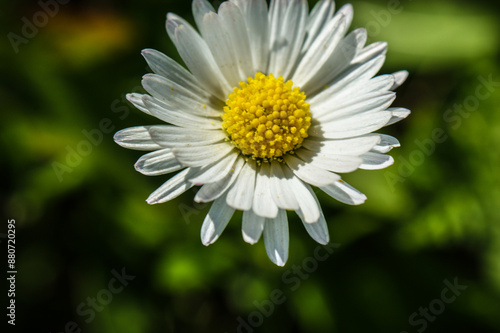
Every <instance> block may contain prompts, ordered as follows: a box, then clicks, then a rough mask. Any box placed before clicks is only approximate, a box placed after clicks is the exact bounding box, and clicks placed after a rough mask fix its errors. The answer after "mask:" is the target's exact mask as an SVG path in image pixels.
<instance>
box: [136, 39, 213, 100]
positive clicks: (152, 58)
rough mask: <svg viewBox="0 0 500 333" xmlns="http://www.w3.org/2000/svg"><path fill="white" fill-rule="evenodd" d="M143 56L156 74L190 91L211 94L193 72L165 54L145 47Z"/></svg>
mask: <svg viewBox="0 0 500 333" xmlns="http://www.w3.org/2000/svg"><path fill="white" fill-rule="evenodd" d="M142 56H143V57H144V59H146V62H147V63H148V65H149V67H151V69H152V70H153V72H155V73H156V74H158V75H161V76H163V77H165V78H167V79H168V80H170V81H171V82H175V83H177V84H178V85H180V86H182V87H185V88H186V89H188V90H189V91H193V92H194V93H196V94H197V95H199V96H205V97H209V96H210V95H209V94H208V93H207V92H206V91H205V90H203V89H202V88H201V85H200V82H199V81H198V80H197V79H196V78H195V77H194V75H193V74H191V73H190V72H189V71H188V70H187V69H185V68H184V67H182V66H181V65H179V64H178V63H177V62H176V61H175V60H172V59H171V58H169V57H168V56H166V55H165V54H163V53H161V52H159V51H157V50H153V49H144V50H142Z"/></svg>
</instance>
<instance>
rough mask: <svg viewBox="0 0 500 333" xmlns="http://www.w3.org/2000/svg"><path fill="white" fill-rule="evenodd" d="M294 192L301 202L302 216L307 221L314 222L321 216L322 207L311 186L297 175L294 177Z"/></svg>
mask: <svg viewBox="0 0 500 333" xmlns="http://www.w3.org/2000/svg"><path fill="white" fill-rule="evenodd" d="M292 182H293V183H292V184H293V185H292V186H293V193H294V194H295V197H296V198H297V201H298V202H299V210H300V214H301V215H300V218H301V219H303V220H304V221H305V222H306V223H314V222H316V221H318V219H319V218H320V216H321V207H320V206H319V204H318V200H317V199H316V194H314V192H313V190H312V189H311V186H309V185H308V184H304V183H303V182H302V181H301V180H300V179H298V178H297V177H293V178H292Z"/></svg>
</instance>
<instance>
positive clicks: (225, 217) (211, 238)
mask: <svg viewBox="0 0 500 333" xmlns="http://www.w3.org/2000/svg"><path fill="white" fill-rule="evenodd" d="M233 214H234V209H233V208H231V207H229V206H228V205H227V204H226V198H225V196H222V197H220V198H219V199H217V200H215V201H214V203H213V204H212V207H210V210H209V211H208V214H207V216H206V217H205V221H203V225H202V226H201V235H200V236H201V242H202V243H203V245H205V246H208V245H210V244H212V243H214V242H215V241H216V240H217V239H218V238H219V237H220V235H221V234H222V232H223V231H224V229H225V228H226V226H227V224H228V223H229V220H231V217H232V216H233Z"/></svg>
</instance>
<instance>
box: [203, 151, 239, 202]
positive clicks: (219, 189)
mask: <svg viewBox="0 0 500 333" xmlns="http://www.w3.org/2000/svg"><path fill="white" fill-rule="evenodd" d="M244 164H245V160H244V159H243V158H242V157H241V156H240V157H238V158H237V159H236V161H235V162H234V165H233V168H232V169H231V171H230V173H229V174H228V175H226V177H224V178H223V179H221V180H219V181H218V182H215V183H209V184H205V185H203V186H202V187H201V188H200V190H199V191H198V193H196V196H195V197H194V201H195V202H211V201H214V200H215V199H218V198H219V197H220V196H221V195H222V194H224V193H225V192H226V191H227V190H228V189H229V187H230V186H231V185H233V183H234V181H235V180H236V179H237V178H238V176H239V175H240V171H241V169H242V168H243V165H244Z"/></svg>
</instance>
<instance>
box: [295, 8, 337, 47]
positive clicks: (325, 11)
mask: <svg viewBox="0 0 500 333" xmlns="http://www.w3.org/2000/svg"><path fill="white" fill-rule="evenodd" d="M334 11H335V1H333V0H321V1H318V2H317V3H316V5H315V6H314V8H313V9H312V10H311V13H310V14H309V17H308V19H307V24H306V31H307V34H306V38H305V41H304V45H302V52H301V53H305V52H306V51H307V50H309V47H310V46H311V44H312V43H313V42H314V41H315V40H316V37H318V35H319V33H320V32H321V31H322V30H323V27H324V26H325V25H326V23H327V22H328V21H330V19H331V18H332V16H333V13H334Z"/></svg>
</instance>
